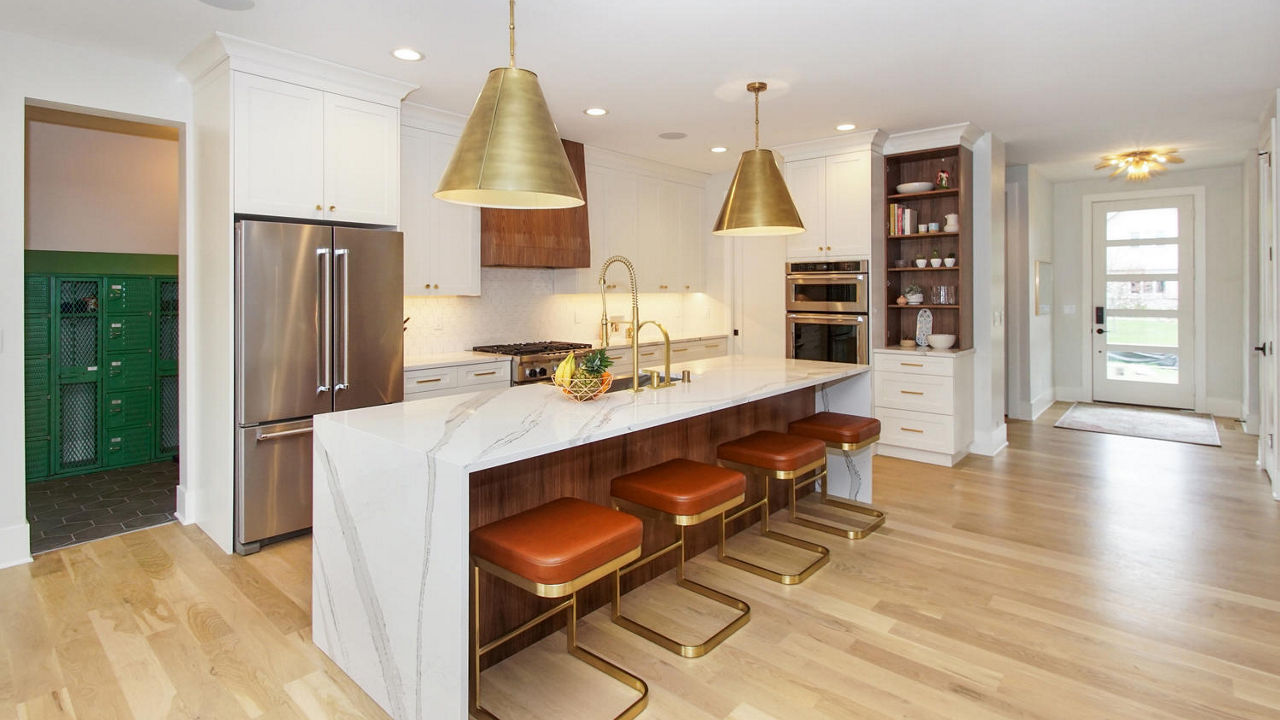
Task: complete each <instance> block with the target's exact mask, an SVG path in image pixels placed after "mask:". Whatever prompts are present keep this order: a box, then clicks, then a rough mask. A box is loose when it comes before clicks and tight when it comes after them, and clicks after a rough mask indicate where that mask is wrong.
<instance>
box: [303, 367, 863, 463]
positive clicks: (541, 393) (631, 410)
mask: <svg viewBox="0 0 1280 720" xmlns="http://www.w3.org/2000/svg"><path fill="white" fill-rule="evenodd" d="M672 367H673V372H679V371H680V370H689V371H690V372H691V373H692V375H693V380H692V381H691V382H689V383H687V384H686V383H676V384H675V385H674V386H672V387H668V388H661V389H658V390H652V389H645V390H644V391H643V392H640V393H631V392H628V391H626V390H622V391H618V392H613V393H608V394H606V395H603V396H601V397H599V398H597V399H595V400H592V401H589V402H584V403H579V402H575V401H574V400H571V399H570V398H568V397H566V396H565V395H564V394H563V393H561V392H560V390H559V389H558V388H556V387H554V386H552V385H549V384H535V385H519V386H513V387H510V388H503V389H497V390H489V391H481V392H475V393H465V394H460V395H452V396H447V397H439V398H429V399H425V400H414V401H411V402H405V403H398V404H394V405H382V406H379V407H371V408H362V409H360V410H351V411H347V412H339V413H331V414H326V415H318V416H316V423H317V428H318V429H319V428H322V427H323V426H326V425H331V424H332V425H340V426H342V427H343V429H344V430H350V431H355V432H357V433H362V434H368V435H372V436H375V437H377V438H380V439H382V440H386V441H390V442H393V443H395V444H397V445H400V446H402V447H406V448H412V449H418V450H422V451H426V452H428V453H429V454H430V455H431V457H433V458H435V459H438V460H441V461H444V462H447V463H449V464H450V465H455V466H457V467H459V468H465V469H466V470H468V471H474V470H480V469H483V468H487V467H494V466H496V465H503V464H506V463H509V462H515V461H517V460H523V459H526V458H530V457H535V456H537V455H544V454H546V453H550V452H555V451H556V450H561V449H564V448H567V447H573V446H575V445H582V444H584V443H589V442H594V441H596V440H602V439H605V438H609V437H614V436H617V435H622V434H625V433H629V432H634V431H636V430H641V429H644V428H648V427H653V426H656V425H661V424H664V423H669V422H674V421H676V420H681V419H684V418H687V417H692V416H695V415H701V414H704V413H709V412H714V411H716V410H721V409H724V408H727V407H731V406H733V405H740V404H743V403H748V402H752V401H755V400H759V399H761V398H766V397H770V396H773V395H780V394H782V393H786V392H791V391H792V390H799V389H801V388H806V387H812V386H815V385H820V384H823V383H827V382H831V381H835V380H840V379H843V378H847V377H851V376H854V375H859V374H861V373H865V372H867V371H868V370H869V369H870V368H869V366H866V365H852V364H847V363H830V362H816V361H811V360H790V359H785V358H768V357H744V356H725V357H716V358H707V359H705V360H696V361H692V362H687V363H681V364H678V365H673V366H672ZM348 437H350V436H348Z"/></svg>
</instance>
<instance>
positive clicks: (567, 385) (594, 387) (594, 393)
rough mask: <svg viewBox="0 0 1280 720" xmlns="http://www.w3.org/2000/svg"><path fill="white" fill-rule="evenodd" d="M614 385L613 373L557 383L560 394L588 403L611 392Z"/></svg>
mask: <svg viewBox="0 0 1280 720" xmlns="http://www.w3.org/2000/svg"><path fill="white" fill-rule="evenodd" d="M610 385H613V373H608V372H606V373H604V374H603V375H601V376H600V377H576V378H569V379H568V380H565V381H562V382H556V386H557V387H559V388H560V392H562V393H564V394H565V395H568V396H569V397H571V398H573V399H574V400H577V401H578V402H586V401H588V400H594V399H595V398H597V397H599V396H601V395H603V394H604V393H606V392H608V391H609V386H610Z"/></svg>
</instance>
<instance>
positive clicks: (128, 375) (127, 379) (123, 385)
mask: <svg viewBox="0 0 1280 720" xmlns="http://www.w3.org/2000/svg"><path fill="white" fill-rule="evenodd" d="M152 375H153V373H152V367H151V354H150V353H125V354H123V355H112V356H111V357H108V358H107V391H108V392H111V391H113V390H127V389H129V388H144V387H147V386H148V385H150V384H151V381H152Z"/></svg>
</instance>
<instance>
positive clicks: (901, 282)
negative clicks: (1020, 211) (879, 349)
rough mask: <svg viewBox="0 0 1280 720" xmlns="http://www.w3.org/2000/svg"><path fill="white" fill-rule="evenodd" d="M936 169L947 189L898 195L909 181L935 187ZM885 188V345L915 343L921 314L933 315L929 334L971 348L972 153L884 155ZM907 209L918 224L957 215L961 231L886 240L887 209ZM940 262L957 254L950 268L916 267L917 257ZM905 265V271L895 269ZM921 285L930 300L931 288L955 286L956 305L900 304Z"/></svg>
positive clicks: (944, 151) (961, 149)
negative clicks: (947, 178)
mask: <svg viewBox="0 0 1280 720" xmlns="http://www.w3.org/2000/svg"><path fill="white" fill-rule="evenodd" d="M939 170H946V171H947V172H948V173H950V174H951V187H950V188H948V189H945V190H929V191H927V192H919V193H897V192H894V189H895V188H896V187H897V186H898V185H900V184H902V183H907V182H918V181H926V182H933V181H934V180H935V178H937V176H938V171H939ZM884 179H885V182H884V187H885V219H884V220H885V241H884V259H885V271H886V272H885V308H886V309H885V321H884V346H885V347H898V346H899V342H900V341H901V340H902V339H903V338H910V339H915V335H916V316H917V314H918V313H919V312H920V310H922V309H926V308H927V309H929V310H930V311H931V312H932V313H933V331H934V332H935V333H952V334H955V335H956V345H955V347H957V348H961V349H963V348H969V347H972V346H973V273H972V271H971V270H970V268H971V267H972V261H973V189H972V188H973V153H972V151H970V150H969V149H968V148H965V147H962V146H959V145H956V146H953V147H945V148H934V149H930V150H917V151H913V152H906V153H898V154H896V155H886V156H885V159H884ZM891 204H897V205H903V206H906V207H909V208H911V209H913V210H915V211H916V212H917V214H918V220H917V222H919V223H931V222H936V223H938V224H939V225H940V226H941V225H943V224H945V221H946V218H944V217H943V216H944V215H946V214H947V213H957V214H958V215H960V231H959V232H930V233H915V234H907V235H890V234H889V227H890V222H889V221H890V219H891V214H892V211H891V210H890V209H889V205H891ZM935 250H936V251H937V252H938V254H939V255H940V256H941V257H946V256H947V254H948V253H955V256H956V264H955V266H954V267H946V266H945V265H944V266H941V267H936V268H935V267H932V266H926V267H923V268H919V267H916V266H915V258H916V256H917V255H923V256H924V257H926V258H928V257H930V256H931V255H932V254H933V252H934V251H935ZM899 263H905V264H906V266H905V267H895V266H896V265H898V264H899ZM912 284H914V285H919V286H920V288H921V290H922V291H923V292H924V296H925V299H926V300H928V298H929V292H930V290H931V289H932V288H934V287H937V286H940V285H954V286H955V287H956V296H957V298H958V300H959V302H958V303H956V304H955V305H931V304H928V303H926V304H923V305H898V304H897V300H898V296H899V295H901V294H902V289H903V288H905V287H906V286H908V285H912Z"/></svg>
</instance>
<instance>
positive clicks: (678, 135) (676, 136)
mask: <svg viewBox="0 0 1280 720" xmlns="http://www.w3.org/2000/svg"><path fill="white" fill-rule="evenodd" d="M658 137H660V138H662V139H663V140H683V139H685V138H687V137H689V133H682V132H664V133H658Z"/></svg>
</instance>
